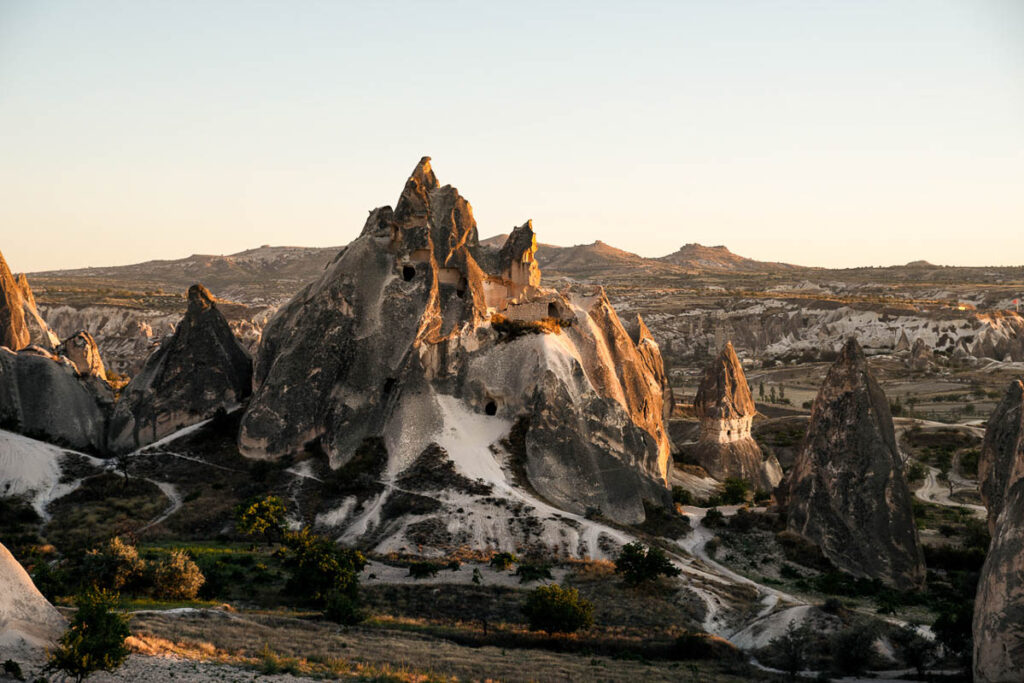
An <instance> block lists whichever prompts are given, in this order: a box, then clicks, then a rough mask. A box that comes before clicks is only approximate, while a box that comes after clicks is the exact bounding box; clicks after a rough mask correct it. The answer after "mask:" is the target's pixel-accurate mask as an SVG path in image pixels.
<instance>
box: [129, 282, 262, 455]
mask: <svg viewBox="0 0 1024 683" xmlns="http://www.w3.org/2000/svg"><path fill="white" fill-rule="evenodd" d="M251 391H252V358H251V357H250V356H249V353H248V352H247V351H246V350H245V349H244V348H243V347H242V345H241V344H240V343H239V341H238V339H237V338H236V337H235V335H234V334H233V333H232V331H231V327H230V326H229V325H228V323H227V320H225V319H224V316H223V315H222V314H221V312H220V311H219V310H217V304H216V302H215V300H214V298H213V296H212V295H211V294H210V292H209V291H208V290H207V289H206V288H205V287H203V286H202V285H198V284H197V285H192V287H191V288H189V290H188V310H187V311H186V313H185V317H184V318H182V320H181V322H179V323H178V327H177V328H176V329H175V331H174V334H173V335H172V336H171V337H170V339H167V340H165V341H164V343H162V344H161V345H160V347H159V348H158V349H157V350H156V351H154V352H153V353H152V354H151V355H150V356H149V358H147V359H146V364H145V366H144V367H143V368H142V371H141V372H140V373H139V374H138V375H136V376H135V377H133V378H132V381H131V382H129V383H128V386H126V387H125V389H124V392H123V393H122V396H121V400H120V401H119V402H118V403H117V406H116V408H115V410H114V416H113V418H112V419H111V423H110V439H109V441H110V448H111V449H112V450H115V451H124V450H130V449H132V448H138V447H140V446H144V445H145V444H148V443H152V442H153V441H156V440H158V439H161V438H163V437H164V436H166V435H168V434H170V433H172V432H174V431H176V430H178V429H181V428H183V427H187V426H189V425H191V424H195V423H196V422H200V421H202V420H204V419H206V418H208V417H211V416H212V415H213V414H214V413H215V412H216V411H217V409H218V408H225V409H227V408H231V407H234V406H235V405H237V404H238V403H239V402H240V401H241V400H242V399H244V398H246V397H247V396H248V395H249V394H250V393H251Z"/></svg>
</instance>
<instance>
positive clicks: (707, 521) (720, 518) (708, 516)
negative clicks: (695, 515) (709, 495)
mask: <svg viewBox="0 0 1024 683" xmlns="http://www.w3.org/2000/svg"><path fill="white" fill-rule="evenodd" d="M703 524H704V526H706V527H708V528H709V529H714V528H716V527H721V526H725V515H723V514H722V511H721V510H719V509H718V508H716V507H713V508H711V509H710V510H708V511H707V512H706V513H704V522H703Z"/></svg>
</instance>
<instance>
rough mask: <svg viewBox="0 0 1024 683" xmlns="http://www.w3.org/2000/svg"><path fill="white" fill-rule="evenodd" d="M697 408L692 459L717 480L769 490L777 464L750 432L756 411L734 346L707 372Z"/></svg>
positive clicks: (778, 473)
mask: <svg viewBox="0 0 1024 683" xmlns="http://www.w3.org/2000/svg"><path fill="white" fill-rule="evenodd" d="M693 407H694V410H695V412H696V414H697V417H698V418H699V419H700V437H699V438H698V441H697V444H696V446H694V447H693V448H692V449H691V450H690V456H691V457H692V458H693V459H694V460H695V461H696V462H697V464H698V465H700V466H701V467H703V468H704V469H705V470H706V471H707V473H708V474H710V475H711V476H712V477H713V478H715V479H717V480H719V481H723V480H725V479H727V478H736V479H742V480H743V481H746V482H747V483H749V484H750V485H751V486H752V487H753V488H754V489H758V490H761V491H765V492H769V491H772V490H773V489H774V488H775V487H776V486H777V485H778V483H779V481H780V480H781V479H782V467H781V466H780V465H779V461H778V460H776V459H775V456H773V455H765V454H764V453H762V451H761V448H760V446H758V445H757V442H755V441H754V437H753V436H752V435H751V433H750V428H751V424H752V423H753V420H754V416H755V415H756V414H757V408H756V407H755V406H754V400H753V398H751V396H750V388H749V386H748V384H747V378H746V375H745V374H744V373H743V365H742V364H741V363H740V359H739V358H738V357H737V356H736V351H735V349H733V347H732V343H731V342H727V343H726V345H725V348H723V349H722V352H721V353H720V354H719V356H718V358H716V359H715V361H714V362H713V363H712V364H711V365H710V366H709V367H708V369H707V371H706V372H705V374H704V378H703V379H702V380H701V383H700V386H699V387H698V389H697V395H696V398H695V399H694V402H693Z"/></svg>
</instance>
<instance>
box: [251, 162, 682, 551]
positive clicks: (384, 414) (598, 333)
mask: <svg viewBox="0 0 1024 683" xmlns="http://www.w3.org/2000/svg"><path fill="white" fill-rule="evenodd" d="M536 249H537V242H536V237H535V235H534V232H533V226H532V223H530V222H526V223H524V224H523V225H521V226H519V227H517V228H516V229H515V230H513V231H512V233H511V234H510V235H509V237H508V238H507V239H506V240H505V242H504V243H503V244H502V245H501V246H500V247H490V246H485V245H482V244H480V242H479V239H478V234H477V226H476V221H475V220H474V218H473V211H472V208H471V207H470V205H469V203H468V202H467V201H466V200H465V199H464V198H463V197H462V196H461V195H460V194H459V193H458V191H457V190H456V189H455V188H453V187H451V186H447V185H446V186H444V187H442V186H441V185H440V184H439V183H438V181H437V178H436V177H435V175H434V173H433V171H432V169H431V166H430V160H429V159H428V158H424V159H423V160H421V161H420V163H419V164H418V165H417V167H416V169H415V170H414V171H413V173H412V175H411V176H410V178H409V179H408V181H407V182H406V185H405V188H404V190H403V191H402V194H401V196H400V197H399V200H398V203H397V205H396V207H395V208H394V209H393V210H392V209H391V208H390V207H383V208H378V209H375V210H374V211H371V212H370V215H369V218H368V219H367V221H366V224H365V226H364V227H363V230H362V233H361V235H360V236H359V237H358V238H357V239H356V240H354V241H353V242H352V243H351V244H349V245H348V246H347V247H345V248H344V249H343V250H342V251H341V252H340V253H339V254H338V255H337V257H336V258H335V259H334V260H333V262H332V263H331V264H329V265H328V267H327V269H326V270H325V272H324V273H323V275H322V276H321V277H320V278H319V279H318V280H317V281H316V282H313V283H311V284H310V285H308V286H307V287H305V288H304V289H303V290H302V291H301V292H299V294H298V295H296V296H295V297H294V298H293V299H292V300H291V301H290V302H288V303H287V304H285V305H284V306H282V307H281V308H280V310H279V311H278V312H277V314H276V315H275V316H274V318H273V319H272V320H271V321H270V322H269V323H268V324H267V326H266V328H265V329H264V333H263V340H262V344H261V346H260V350H259V353H258V355H257V358H256V364H255V371H254V372H255V389H254V394H253V397H252V400H251V402H250V404H249V406H248V409H247V411H246V413H245V415H244V417H243V419H242V423H241V432H240V436H239V446H240V449H241V451H242V452H243V454H245V455H247V456H248V457H252V458H263V459H278V458H282V457H285V456H287V455H289V454H294V453H297V452H299V451H302V450H304V449H312V450H314V451H318V452H320V451H322V452H323V453H325V454H326V455H327V457H328V459H329V462H330V465H331V466H332V467H334V468H339V467H342V466H344V465H346V464H347V463H349V462H351V461H352V460H353V458H354V457H355V454H356V452H357V451H359V449H360V448H361V447H362V446H363V445H364V444H365V443H370V442H376V441H377V440H379V441H380V442H381V443H383V445H384V450H385V451H386V453H384V455H383V456H382V457H384V458H385V459H386V464H385V465H384V466H383V467H382V470H383V471H382V474H381V476H380V479H381V484H382V485H383V487H384V493H383V494H382V495H383V497H384V499H387V498H388V497H389V496H391V495H392V494H394V493H395V491H394V488H393V481H394V480H395V478H396V477H398V476H399V475H400V474H401V473H402V472H403V471H405V470H406V469H407V468H408V467H410V466H411V465H412V463H413V462H414V461H415V459H416V458H417V457H418V456H419V455H420V454H421V453H423V452H424V451H425V450H426V449H428V448H430V446H431V444H437V445H439V446H440V447H442V448H444V449H445V450H446V452H447V453H449V456H450V457H451V459H452V460H453V461H454V463H455V466H456V467H457V469H458V470H459V473H460V474H461V475H463V476H467V477H469V478H470V479H485V480H487V483H489V484H492V485H496V486H499V487H505V488H507V487H508V486H509V485H510V484H511V483H512V482H515V483H517V484H520V485H522V486H523V487H524V488H527V489H530V490H532V491H533V492H534V493H536V494H537V495H538V496H539V497H541V498H543V499H545V500H546V501H548V502H550V503H553V504H555V505H557V506H559V507H561V508H564V509H567V510H570V511H573V512H578V513H583V512H587V511H590V510H600V511H601V512H602V513H603V514H605V515H607V516H608V517H610V518H612V519H615V520H617V521H621V522H639V521H641V520H643V519H644V517H645V511H644V501H645V500H648V501H654V502H657V503H659V504H662V503H666V502H668V489H667V486H666V478H667V469H668V461H669V444H668V438H667V435H666V432H665V426H664V409H665V407H664V403H665V398H664V391H665V386H664V385H666V384H667V383H666V382H664V377H663V369H662V371H661V376H659V368H660V367H661V358H660V353H659V352H658V349H657V345H656V344H654V343H653V340H650V341H642V342H641V344H640V346H639V347H638V344H637V342H636V341H634V339H633V338H631V337H630V335H629V334H628V333H627V331H626V329H625V328H624V327H623V325H622V323H621V321H620V320H619V318H618V315H617V314H616V313H615V310H614V309H613V308H612V306H611V304H610V303H609V302H608V299H607V297H606V296H605V293H604V291H603V290H602V289H601V288H599V287H576V288H568V289H565V290H563V291H561V292H558V291H554V290H550V289H545V288H542V287H541V286H540V284H539V283H540V271H539V269H538V266H537V263H536V258H535V254H536ZM648 336H649V333H648ZM453 434H459V435H461V436H460V438H459V439H458V440H457V441H456V440H454V439H455V437H454V436H452V435H453ZM506 476H507V478H508V480H507V481H506ZM385 507H386V505H385ZM476 521H477V522H481V521H482V520H480V519H477V520H476ZM372 525H373V521H372V520H371V521H370V522H369V526H370V527H372ZM362 529H363V527H360V530H362ZM572 552H575V548H573V549H572Z"/></svg>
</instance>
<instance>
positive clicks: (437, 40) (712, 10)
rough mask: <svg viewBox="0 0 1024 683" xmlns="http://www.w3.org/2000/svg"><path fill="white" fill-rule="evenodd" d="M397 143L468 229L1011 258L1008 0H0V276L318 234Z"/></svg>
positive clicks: (396, 175) (397, 157) (1022, 213)
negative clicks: (465, 212) (461, 201)
mask: <svg viewBox="0 0 1024 683" xmlns="http://www.w3.org/2000/svg"><path fill="white" fill-rule="evenodd" d="M425 155H427V156H431V157H432V159H433V162H432V163H433V167H434V170H435V172H436V173H437V175H438V178H439V180H440V181H441V182H442V183H450V184H452V185H454V186H456V187H458V188H459V190H460V192H461V193H462V195H463V196H465V197H466V198H467V199H468V200H469V201H470V202H471V203H472V205H473V210H474V214H475V216H476V219H477V223H478V226H479V231H480V235H481V237H485V236H490V235H493V234H496V233H500V232H508V231H509V230H510V229H511V228H512V227H514V226H515V225H519V224H521V223H522V222H523V221H525V220H526V219H528V218H532V219H533V221H534V228H535V230H536V231H537V233H538V238H539V240H540V241H542V242H547V243H552V244H560V245H571V244H585V243H591V242H593V241H595V240H601V241H603V242H607V243H609V244H612V245H614V246H617V247H620V248H622V249H626V250H629V251H633V252H636V253H639V254H642V255H644V256H661V255H665V254H668V253H670V252H673V251H675V250H676V249H678V248H679V247H680V246H681V245H683V244H686V243H689V242H699V243H702V244H706V245H718V244H725V245H726V246H728V247H729V248H730V249H731V250H732V251H734V252H736V253H738V254H742V255H744V256H748V257H752V258H757V259H762V260H770V261H785V262H790V263H798V264H803V265H818V266H829V267H847V266H860V265H891V264H898V263H906V262H908V261H911V260H916V259H926V260H928V261H932V262H935V263H943V264H951V265H1020V264H1024V2H1021V1H1020V0H957V1H949V0H856V1H853V0H850V1H840V0H835V1H832V2H827V1H825V0H808V1H805V2H796V1H792V2H785V1H768V0H764V1H757V2H755V1H747V2H743V1H740V0H731V1H729V0H716V1H715V2H705V1H701V2H696V1H694V2H685V1H676V2H642V1H636V2H634V1H630V2H625V1H624V0H619V1H618V2H601V1H599V0H588V1H587V2H579V3H574V2H529V1H517V2H502V3H496V2H492V3H487V2H433V1H430V0H422V1H420V2H388V1H386V0H380V1H377V2H369V1H368V2H342V1H340V0H339V1H335V2H313V1H302V0H297V1H295V2H285V1H284V0H280V1H278V2H256V1H252V2H240V1H239V2H233V1H228V0H220V1H215V0H206V1H199V0H173V1H172V0H166V1H163V2H156V1H153V0H125V1H122V2H116V1H111V0H90V1H86V0H78V1H55V0H0V251H2V252H3V254H4V255H5V256H6V258H7V261H8V263H10V265H11V268H12V269H13V270H14V271H15V272H18V271H28V272H32V271H38V270H46V269H56V268H70V267H81V266H90V265H92V266H101V265H117V264H127V263H136V262H140V261H145V260H149V259H154V258H180V257H183V256H187V255H189V254H192V253H206V254H228V253H233V252H237V251H242V250H244V249H247V248H251V247H254V246H259V245H262V244H273V245H301V246H331V245H341V244H345V243H347V242H348V241H350V240H351V239H353V238H354V237H355V236H357V235H358V233H359V231H360V230H361V228H362V225H363V223H364V221H365V218H366V215H367V212H368V211H369V210H370V209H372V208H374V207H377V206H382V205H387V204H390V205H393V204H394V203H395V201H396V200H397V198H398V195H399V193H400V191H401V189H402V186H403V184H404V182H405V179H406V178H407V177H408V175H409V173H410V172H411V171H412V169H413V168H414V166H415V165H416V162H417V161H418V160H419V158H420V157H421V156H425Z"/></svg>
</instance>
